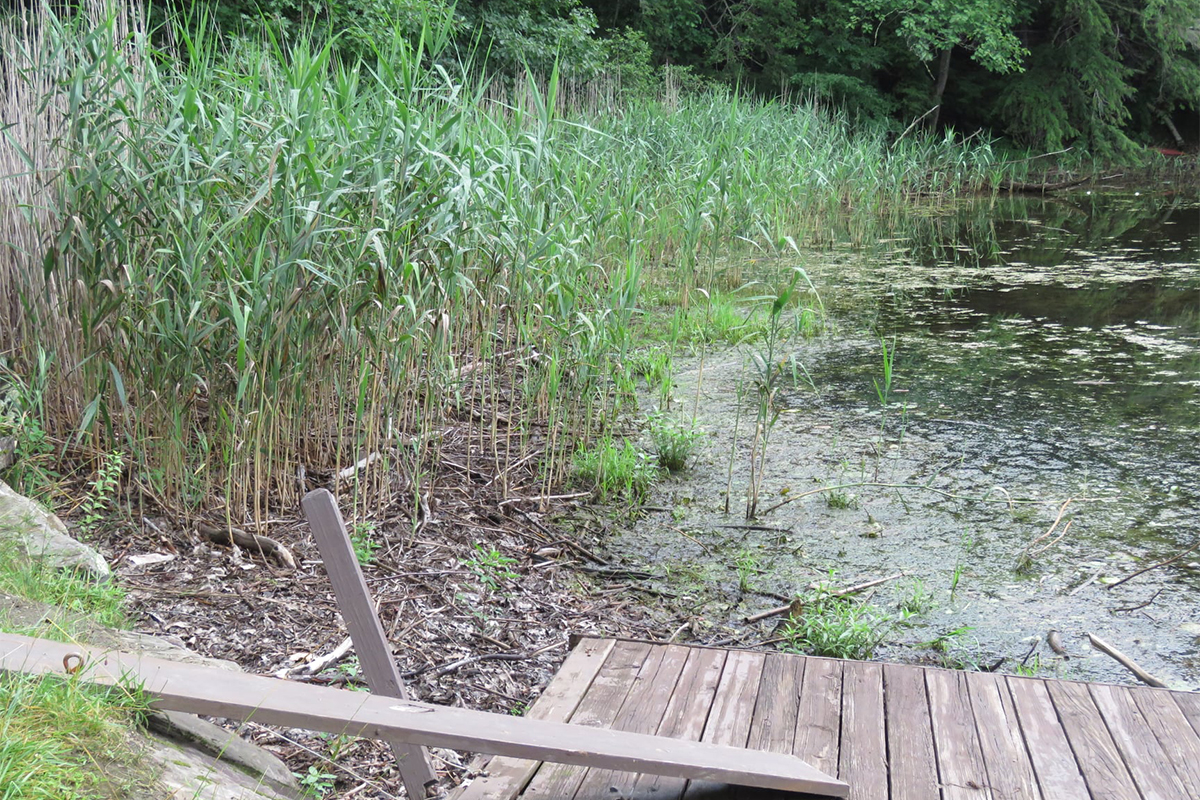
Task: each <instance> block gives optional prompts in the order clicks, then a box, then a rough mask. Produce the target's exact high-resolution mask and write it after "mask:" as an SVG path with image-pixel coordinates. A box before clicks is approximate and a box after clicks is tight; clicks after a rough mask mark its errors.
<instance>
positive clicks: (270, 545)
mask: <svg viewBox="0 0 1200 800" xmlns="http://www.w3.org/2000/svg"><path fill="white" fill-rule="evenodd" d="M196 530H197V531H198V532H199V533H200V535H201V536H203V537H205V538H206V539H208V540H209V541H210V542H212V543H214V544H222V545H225V546H227V547H228V546H232V545H237V546H238V547H240V548H242V549H243V550H249V551H250V552H251V553H261V554H262V555H263V556H264V557H267V558H273V559H275V560H276V561H278V562H279V563H280V564H282V565H283V566H285V567H287V568H288V569H295V568H296V559H295V558H293V557H292V553H291V551H290V550H288V549H287V548H286V547H284V546H283V545H281V544H280V543H279V542H277V541H275V540H274V539H269V538H267V537H266V536H259V535H258V534H257V533H246V531H244V530H242V529H241V528H224V527H222V528H218V527H217V526H215V525H210V524H208V523H207V522H198V523H196Z"/></svg>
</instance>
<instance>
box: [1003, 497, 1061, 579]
mask: <svg viewBox="0 0 1200 800" xmlns="http://www.w3.org/2000/svg"><path fill="white" fill-rule="evenodd" d="M1074 501H1075V498H1074V497H1068V498H1067V499H1066V500H1065V501H1064V502H1063V504H1062V505H1061V506H1059V508H1058V516H1056V517H1055V518H1054V524H1053V525H1051V526H1050V528H1049V529H1048V530H1047V531H1046V532H1045V533H1043V534H1042V535H1041V536H1039V537H1038V538H1036V539H1034V540H1033V541H1032V542H1030V543H1029V544H1028V545H1026V546H1025V549H1024V550H1022V551H1021V555H1019V556H1017V563H1018V564H1022V565H1024V564H1027V563H1030V562H1032V561H1033V559H1034V558H1035V557H1037V556H1039V555H1041V554H1042V553H1044V552H1046V551H1047V550H1049V549H1050V548H1051V547H1053V546H1054V545H1055V544H1057V543H1058V541H1059V540H1060V539H1062V538H1063V537H1064V536H1066V535H1067V531H1068V530H1070V528H1071V523H1072V522H1074V521H1075V520H1068V521H1067V524H1066V525H1064V526H1063V529H1062V532H1061V533H1059V535H1058V537H1057V538H1055V539H1054V540H1053V541H1051V542H1050V543H1049V544H1045V545H1042V546H1041V547H1039V548H1038V549H1037V550H1034V549H1033V548H1034V547H1036V546H1037V544H1038V542H1042V541H1045V540H1046V538H1047V537H1049V536H1051V535H1052V534H1053V533H1054V530H1055V529H1056V528H1057V527H1058V523H1060V522H1062V518H1063V514H1065V513H1067V506H1069V505H1071V503H1072V502H1074Z"/></svg>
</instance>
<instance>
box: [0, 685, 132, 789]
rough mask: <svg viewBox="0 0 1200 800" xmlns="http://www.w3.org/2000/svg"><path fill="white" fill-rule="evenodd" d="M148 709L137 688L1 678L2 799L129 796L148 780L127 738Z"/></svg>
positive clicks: (0, 778)
mask: <svg viewBox="0 0 1200 800" xmlns="http://www.w3.org/2000/svg"><path fill="white" fill-rule="evenodd" d="M146 708H147V703H146V701H145V700H144V698H143V697H142V696H141V695H140V693H138V692H136V691H132V690H129V691H127V690H120V689H116V690H114V689H103V688H99V687H94V686H90V685H87V684H84V683H81V682H79V681H76V680H71V679H68V680H63V679H61V678H57V677H54V676H33V675H24V674H18V673H8V674H5V675H3V676H0V797H3V798H5V800H8V798H14V799H15V798H26V797H27V798H55V800H85V799H87V800H91V798H120V797H127V796H129V795H130V794H132V793H133V790H134V789H136V788H137V787H139V786H145V785H146V784H148V783H149V782H150V778H149V776H148V775H146V774H145V770H144V769H142V768H140V767H139V765H138V753H137V751H136V748H135V747H134V746H133V745H132V743H131V740H130V738H129V733H128V729H129V726H130V725H131V724H133V723H134V722H135V721H136V719H137V717H138V716H139V715H141V714H142V713H144V712H145V710H146Z"/></svg>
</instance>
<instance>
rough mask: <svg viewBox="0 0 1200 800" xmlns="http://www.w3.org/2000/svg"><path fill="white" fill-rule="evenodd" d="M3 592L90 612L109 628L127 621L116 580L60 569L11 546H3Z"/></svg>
mask: <svg viewBox="0 0 1200 800" xmlns="http://www.w3.org/2000/svg"><path fill="white" fill-rule="evenodd" d="M0 591H4V592H10V593H12V594H15V595H19V596H21V597H24V598H26V599H29V600H35V601H37V602H40V603H46V604H47V605H51V606H58V607H60V608H65V609H67V610H69V611H74V612H78V613H81V614H87V615H89V616H91V617H92V618H94V619H95V620H96V622H97V623H99V624H100V625H104V626H107V627H110V628H124V627H126V625H127V624H128V620H127V618H126V615H125V592H124V590H123V589H121V587H120V586H118V585H117V583H116V582H115V581H107V580H97V579H96V578H94V577H93V576H91V575H89V574H87V573H86V572H83V571H81V570H80V571H75V570H63V569H59V568H58V567H55V566H51V565H50V564H48V563H47V562H46V561H44V560H43V559H40V558H31V557H29V556H27V555H25V554H24V553H21V552H19V551H17V549H16V548H15V547H14V546H12V545H5V546H4V547H2V548H0ZM45 635H50V634H45ZM52 638H58V637H52Z"/></svg>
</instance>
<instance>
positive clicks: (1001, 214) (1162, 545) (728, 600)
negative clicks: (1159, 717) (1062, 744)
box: [615, 192, 1200, 688]
mask: <svg viewBox="0 0 1200 800" xmlns="http://www.w3.org/2000/svg"><path fill="white" fill-rule="evenodd" d="M788 266H789V265H780V264H774V265H771V266H770V268H769V269H767V270H765V271H764V272H763V277H764V280H766V281H767V282H769V281H771V280H772V276H773V275H778V271H779V270H780V269H784V270H786V268H787V267H788ZM803 266H804V268H805V269H806V271H807V272H808V274H809V275H810V276H811V278H812V280H813V283H814V284H815V285H816V287H817V289H818V290H819V291H820V293H821V295H822V297H823V299H824V302H825V304H826V306H827V308H828V309H829V313H830V316H831V318H832V319H834V320H835V321H836V326H837V331H836V333H834V334H833V335H830V336H825V337H820V338H818V339H815V340H813V339H810V340H802V341H795V342H793V343H792V344H791V346H790V347H789V350H788V352H789V354H790V355H792V356H794V358H795V359H796V362H797V363H798V364H800V365H802V366H803V372H806V373H807V375H806V377H805V378H804V379H802V380H800V381H799V382H798V383H797V384H796V385H789V387H788V388H787V389H786V390H785V391H784V392H783V394H782V402H781V406H782V413H781V415H780V417H779V420H778V422H777V423H776V424H775V426H774V427H773V428H772V431H771V439H770V441H769V444H768V450H767V460H766V469H765V472H764V475H763V484H762V498H763V499H762V500H761V501H760V503H759V509H760V515H761V511H762V510H763V509H767V508H770V507H771V506H773V505H776V504H777V503H779V502H780V501H782V500H787V499H788V498H789V497H795V496H797V495H801V494H803V493H804V492H807V491H809V490H812V489H814V488H819V487H828V486H833V485H844V486H846V488H845V489H843V490H840V495H839V497H838V499H839V500H842V501H844V502H842V503H830V502H828V501H827V499H826V498H827V497H829V493H817V494H812V495H808V496H804V497H802V498H801V499H800V500H796V501H794V502H790V503H787V504H785V505H782V506H779V507H778V508H776V509H775V510H773V511H771V512H770V513H767V514H765V515H761V516H760V519H758V520H756V522H757V523H758V524H759V526H760V527H762V528H772V529H773V530H755V529H750V528H742V529H738V528H731V527H727V526H730V525H734V524H741V523H743V522H744V520H742V519H740V517H741V516H744V514H739V513H738V512H740V511H742V510H743V509H744V497H745V494H746V487H747V485H748V481H749V444H748V443H749V435H748V432H747V431H748V428H747V423H746V417H745V408H746V407H745V406H744V405H743V406H741V408H742V409H743V413H742V414H741V415H740V416H739V412H738V409H739V391H738V387H739V385H741V386H742V388H743V390H744V389H745V387H746V386H748V385H749V383H750V372H749V371H748V369H747V363H748V361H749V358H750V357H751V354H752V349H753V346H747V347H745V348H742V349H740V350H736V351H730V352H724V353H709V354H706V357H705V361H704V364H703V369H701V365H700V363H699V361H698V360H695V361H690V362H688V363H687V365H686V366H685V367H684V368H683V369H682V370H681V371H680V373H679V375H678V376H677V388H676V393H675V394H676V398H677V402H676V403H675V404H674V409H673V411H674V413H676V414H677V415H679V416H681V417H682V418H684V419H688V420H690V419H691V417H692V415H693V413H695V415H696V425H697V426H698V427H699V428H700V429H702V430H704V431H705V434H706V436H705V442H704V444H705V446H704V448H703V452H702V453H701V456H700V457H699V458H698V460H697V463H696V465H695V466H694V467H693V469H692V470H690V471H689V472H688V473H687V474H685V475H683V476H681V477H679V478H675V479H672V480H671V481H668V482H667V483H666V484H664V485H663V486H662V487H661V488H660V491H659V496H658V497H657V499H656V500H655V501H653V502H655V503H657V504H659V505H660V506H661V507H663V508H670V509H672V513H670V514H667V513H657V514H650V515H648V516H647V518H646V519H645V520H643V521H642V523H640V524H639V525H638V526H637V527H636V528H635V529H634V530H632V531H630V532H628V533H626V534H625V535H623V536H621V537H619V538H618V540H617V542H616V544H615V546H616V549H617V550H618V551H619V552H623V553H624V554H625V555H626V556H627V557H629V558H630V559H631V560H634V561H640V562H643V563H657V564H659V565H665V567H666V569H667V572H668V577H671V576H672V575H673V576H674V582H675V584H676V585H677V586H678V587H679V589H680V592H681V594H682V595H683V598H684V599H683V600H681V601H680V602H681V603H682V604H683V605H687V604H692V605H694V607H695V608H697V609H698V610H697V612H696V613H697V614H698V616H699V617H701V618H702V621H701V622H698V626H699V627H700V628H701V629H703V627H704V625H715V626H728V627H730V628H732V629H735V630H737V629H741V630H745V626H744V625H742V624H741V623H740V622H739V620H740V618H741V617H743V616H745V615H746V614H747V613H750V612H753V611H755V610H759V609H762V608H765V607H768V606H770V605H773V604H775V601H773V600H771V599H770V598H768V597H764V596H763V595H755V594H754V593H753V590H759V591H766V592H774V593H778V594H781V595H791V594H793V593H795V592H796V591H798V590H802V589H803V588H804V587H805V586H807V585H809V583H810V582H812V581H813V580H814V579H816V578H818V577H819V576H825V577H826V579H829V578H828V576H829V573H830V572H831V571H832V572H833V573H834V576H833V578H832V579H830V580H832V582H833V583H834V584H837V585H849V584H852V583H857V582H860V581H863V580H867V579H869V578H872V577H877V576H883V575H886V574H891V573H893V572H898V571H903V572H905V577H904V578H902V579H899V580H896V581H893V582H891V583H890V584H888V586H887V587H885V588H883V589H880V590H879V591H878V592H877V593H876V594H875V595H874V596H873V597H872V598H871V602H873V603H875V604H876V605H878V606H879V607H881V608H884V609H889V608H890V609H894V608H895V607H896V605H897V604H898V603H900V602H901V601H902V600H904V598H905V597H908V596H911V595H912V594H913V592H914V591H918V589H917V588H916V584H915V583H914V581H919V582H920V587H921V589H923V590H924V591H925V592H926V593H928V594H929V595H931V598H932V609H931V610H930V611H928V612H927V613H925V614H923V615H922V616H921V617H920V618H919V623H918V624H916V625H913V626H908V627H902V628H896V629H894V630H892V631H891V632H890V634H889V644H888V645H886V646H885V647H883V648H882V649H881V650H880V652H879V657H881V658H894V659H901V660H923V661H927V660H936V659H942V658H945V659H947V660H949V661H950V662H952V663H960V664H963V665H971V664H992V663H994V662H995V661H997V660H999V659H1001V658H1004V659H1006V661H1005V663H1004V664H1003V665H1002V667H1001V669H1002V670H1009V671H1011V670H1012V669H1013V668H1014V667H1015V664H1017V663H1018V662H1020V661H1021V660H1022V659H1023V658H1024V657H1025V656H1026V654H1027V653H1028V652H1029V651H1030V649H1031V648H1033V650H1034V654H1033V656H1031V657H1030V658H1029V659H1028V660H1027V661H1026V664H1027V665H1028V664H1032V663H1034V662H1035V660H1037V661H1040V663H1041V669H1042V671H1043V672H1045V673H1046V674H1061V675H1065V676H1068V677H1078V678H1087V679H1106V680H1118V681H1126V680H1129V679H1130V676H1129V675H1128V673H1126V672H1125V671H1124V670H1123V669H1122V668H1121V667H1119V666H1118V665H1117V664H1116V663H1115V662H1114V661H1112V660H1111V659H1109V658H1108V657H1107V656H1103V655H1100V654H1098V653H1096V652H1095V651H1093V650H1091V649H1090V647H1089V646H1088V644H1087V638H1086V634H1088V633H1093V634H1095V635H1097V636H1099V637H1101V638H1103V639H1105V640H1107V641H1108V642H1110V643H1111V644H1113V645H1115V646H1116V647H1118V648H1119V649H1121V650H1123V651H1125V652H1126V654H1128V655H1129V656H1131V657H1132V658H1134V660H1136V661H1138V662H1139V663H1141V664H1142V665H1143V666H1144V667H1146V668H1147V669H1148V670H1150V671H1151V672H1152V673H1156V674H1158V675H1159V676H1160V677H1162V678H1163V679H1164V680H1167V681H1168V682H1169V683H1171V684H1172V685H1174V686H1179V687H1185V688H1195V687H1196V686H1197V685H1200V645H1198V642H1197V636H1200V550H1197V551H1196V552H1194V553H1192V554H1190V555H1188V556H1185V557H1184V558H1182V559H1181V560H1180V561H1178V562H1177V563H1175V564H1172V565H1170V566H1166V567H1162V568H1160V569H1158V570H1155V571H1152V572H1149V573H1147V574H1146V575H1143V576H1141V577H1138V578H1135V579H1133V580H1131V581H1129V582H1127V583H1125V584H1123V585H1121V586H1119V587H1116V588H1115V589H1113V590H1111V591H1110V590H1108V589H1107V588H1106V586H1107V585H1108V584H1110V583H1112V582H1114V581H1115V580H1117V579H1119V578H1121V577H1124V576H1125V575H1127V574H1129V573H1131V572H1133V571H1135V570H1136V569H1138V568H1140V567H1142V566H1148V565H1149V564H1151V563H1154V562H1155V561H1157V560H1161V559H1163V558H1167V557H1169V556H1171V555H1174V554H1175V553H1177V552H1179V551H1180V550H1183V549H1184V548H1186V547H1188V546H1190V545H1191V544H1194V543H1196V542H1198V541H1200V392H1198V387H1200V199H1198V198H1197V197H1196V196H1195V195H1194V194H1193V195H1191V196H1187V195H1179V194H1169V193H1163V192H1158V193H1149V192H1147V193H1141V194H1135V193H1133V192H1128V193H1122V194H1082V193H1081V194H1078V195H1075V196H1066V197H1061V198H1053V199H1044V200H1043V199H1028V198H1015V199H1014V198H1000V199H996V200H991V199H989V200H987V201H977V202H972V203H965V204H963V205H961V206H959V207H957V208H956V209H954V210H953V211H951V212H949V213H941V214H936V215H933V214H931V215H927V216H926V217H924V218H922V219H920V220H919V221H918V222H916V223H914V225H913V226H912V231H911V233H908V234H907V235H905V234H899V233H898V234H897V235H896V236H895V237H893V238H890V239H889V240H887V241H883V242H880V243H879V244H878V245H877V246H875V247H874V248H871V249H870V250H868V251H855V252H833V253H823V254H814V255H810V256H808V257H806V258H805V259H804V261H803ZM743 269H750V270H752V269H753V268H743ZM746 274H749V272H747V273H746ZM881 339H882V340H883V341H884V342H886V345H887V348H888V349H889V350H892V351H893V381H892V386H891V392H890V394H889V396H888V397H887V402H886V409H885V408H884V404H882V403H881V401H880V396H879V393H878V388H877V385H878V384H880V383H881V382H882V379H883V374H884V368H883V362H884V359H883V353H882V347H881V343H880V340H881ZM741 396H742V397H744V396H745V395H744V392H743V394H742V395H741ZM735 428H737V429H738V430H739V431H740V433H739V435H738V437H737V441H735V437H734V430H735ZM731 453H732V454H733V457H732V462H731V459H730V454H731ZM730 475H732V480H731V479H730ZM727 486H731V487H732V492H731V493H730V501H731V508H732V509H733V511H734V513H732V514H729V515H726V514H725V513H724V508H725V496H724V495H725V491H726V487H727ZM930 489H936V490H939V491H940V493H938V492H935V491H930ZM1009 498H1011V499H1012V500H1014V502H1013V503H1008V502H1005V501H1006V500H1007V499H1009ZM1022 501H1029V502H1022ZM1067 501H1070V502H1069V503H1068V502H1067ZM1064 503H1066V506H1065V510H1063V508H1064ZM846 505H848V506H849V507H835V506H846ZM1060 510H1063V513H1062V519H1061V521H1060V523H1059V525H1058V527H1057V528H1056V529H1055V532H1054V533H1053V534H1051V535H1050V536H1048V537H1046V538H1044V539H1042V540H1041V541H1038V538H1039V537H1041V536H1042V535H1043V534H1045V533H1046V532H1047V531H1048V530H1049V529H1050V528H1051V525H1052V523H1054V521H1055V519H1056V517H1058V516H1059V513H1060ZM1067 522H1070V528H1069V529H1067V530H1066V533H1065V535H1063V536H1062V538H1061V539H1057V541H1055V539H1056V537H1057V536H1058V535H1059V533H1061V532H1062V531H1063V526H1064V525H1065V524H1066V523H1067ZM721 526H726V527H721ZM672 571H673V572H672ZM680 576H682V577H680ZM746 589H750V590H751V591H745V590H746ZM1151 598H1153V599H1152V601H1151V602H1149V603H1148V604H1147V605H1145V606H1144V607H1143V608H1138V609H1133V610H1120V609H1130V608H1132V607H1133V606H1136V605H1139V604H1141V603H1143V602H1145V601H1147V600H1151ZM761 625H763V626H764V627H763V628H762V630H761V634H762V638H769V635H770V630H769V627H766V626H767V625H768V623H761ZM739 626H740V628H739ZM1051 629H1054V630H1057V631H1059V632H1060V634H1061V636H1062V638H1063V641H1064V643H1065V645H1066V648H1067V652H1068V654H1069V655H1070V656H1071V658H1069V659H1064V658H1061V657H1060V656H1058V655H1057V654H1055V653H1053V652H1051V651H1050V650H1049V649H1048V648H1047V647H1046V645H1045V636H1046V634H1047V632H1048V631H1049V630H1051ZM953 631H958V633H957V634H954V635H952V636H950V637H949V638H948V639H947V640H946V643H947V646H946V647H945V648H943V649H946V650H948V651H949V653H942V652H939V651H935V650H931V649H930V648H929V647H928V646H926V645H927V643H928V642H929V641H931V640H935V639H937V638H939V637H941V636H944V635H945V634H948V633H951V632H953Z"/></svg>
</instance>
